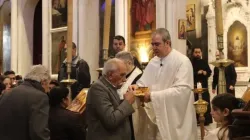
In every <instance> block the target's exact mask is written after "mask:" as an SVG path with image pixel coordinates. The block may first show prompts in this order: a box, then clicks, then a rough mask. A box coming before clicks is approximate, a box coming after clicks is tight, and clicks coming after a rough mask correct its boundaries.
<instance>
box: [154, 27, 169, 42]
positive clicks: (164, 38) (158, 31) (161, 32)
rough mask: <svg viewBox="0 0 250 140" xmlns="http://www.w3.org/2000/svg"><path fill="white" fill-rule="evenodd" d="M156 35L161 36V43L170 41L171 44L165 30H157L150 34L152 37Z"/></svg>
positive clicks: (167, 32)
mask: <svg viewBox="0 0 250 140" xmlns="http://www.w3.org/2000/svg"><path fill="white" fill-rule="evenodd" d="M156 34H160V35H161V36H162V41H163V42H166V41H170V42H171V36H170V34H169V31H168V30H167V29H165V28H158V29H156V30H155V31H154V33H153V34H152V37H153V36H155V35H156Z"/></svg>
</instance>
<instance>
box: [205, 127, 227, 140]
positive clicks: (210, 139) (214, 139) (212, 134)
mask: <svg viewBox="0 0 250 140" xmlns="http://www.w3.org/2000/svg"><path fill="white" fill-rule="evenodd" d="M220 129H221V128H220V127H219V128H216V129H214V130H210V131H208V132H207V134H206V136H205V137H204V140H219V138H218V136H219V137H220V138H222V139H223V140H229V137H228V129H227V130H225V128H222V130H220ZM224 131H225V133H224ZM218 133H219V134H218ZM223 133H224V134H223ZM223 135H224V137H223Z"/></svg>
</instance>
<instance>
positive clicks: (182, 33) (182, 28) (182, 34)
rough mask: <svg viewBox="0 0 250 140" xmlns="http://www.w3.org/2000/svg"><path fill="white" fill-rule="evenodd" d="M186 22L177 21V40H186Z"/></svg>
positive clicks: (182, 20) (183, 20)
mask: <svg viewBox="0 0 250 140" xmlns="http://www.w3.org/2000/svg"><path fill="white" fill-rule="evenodd" d="M186 23H187V22H186V20H185V19H179V20H178V38H179V39H186V38H187V33H186V27H187V24H186Z"/></svg>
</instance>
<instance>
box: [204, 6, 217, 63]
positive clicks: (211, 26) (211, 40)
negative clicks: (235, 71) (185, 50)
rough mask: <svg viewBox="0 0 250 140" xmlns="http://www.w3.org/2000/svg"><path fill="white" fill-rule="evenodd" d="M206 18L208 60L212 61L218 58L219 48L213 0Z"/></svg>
mask: <svg viewBox="0 0 250 140" xmlns="http://www.w3.org/2000/svg"><path fill="white" fill-rule="evenodd" d="M206 19H207V25H208V62H212V61H214V60H215V59H216V58H215V53H216V50H217V38H216V25H215V11H214V7H213V4H212V2H210V3H209V8H208V12H207V15H206ZM211 66H212V65H211ZM212 67H213V66H212Z"/></svg>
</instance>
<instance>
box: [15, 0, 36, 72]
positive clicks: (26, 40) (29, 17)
mask: <svg viewBox="0 0 250 140" xmlns="http://www.w3.org/2000/svg"><path fill="white" fill-rule="evenodd" d="M19 2H20V3H19ZM37 3H38V0H18V5H17V12H18V18H17V32H18V39H17V45H18V46H17V48H18V52H17V55H18V56H17V60H18V66H17V73H18V74H21V75H25V74H26V73H27V72H28V71H29V70H30V68H31V66H32V65H33V24H34V23H33V21H34V12H35V7H36V5H37Z"/></svg>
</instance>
